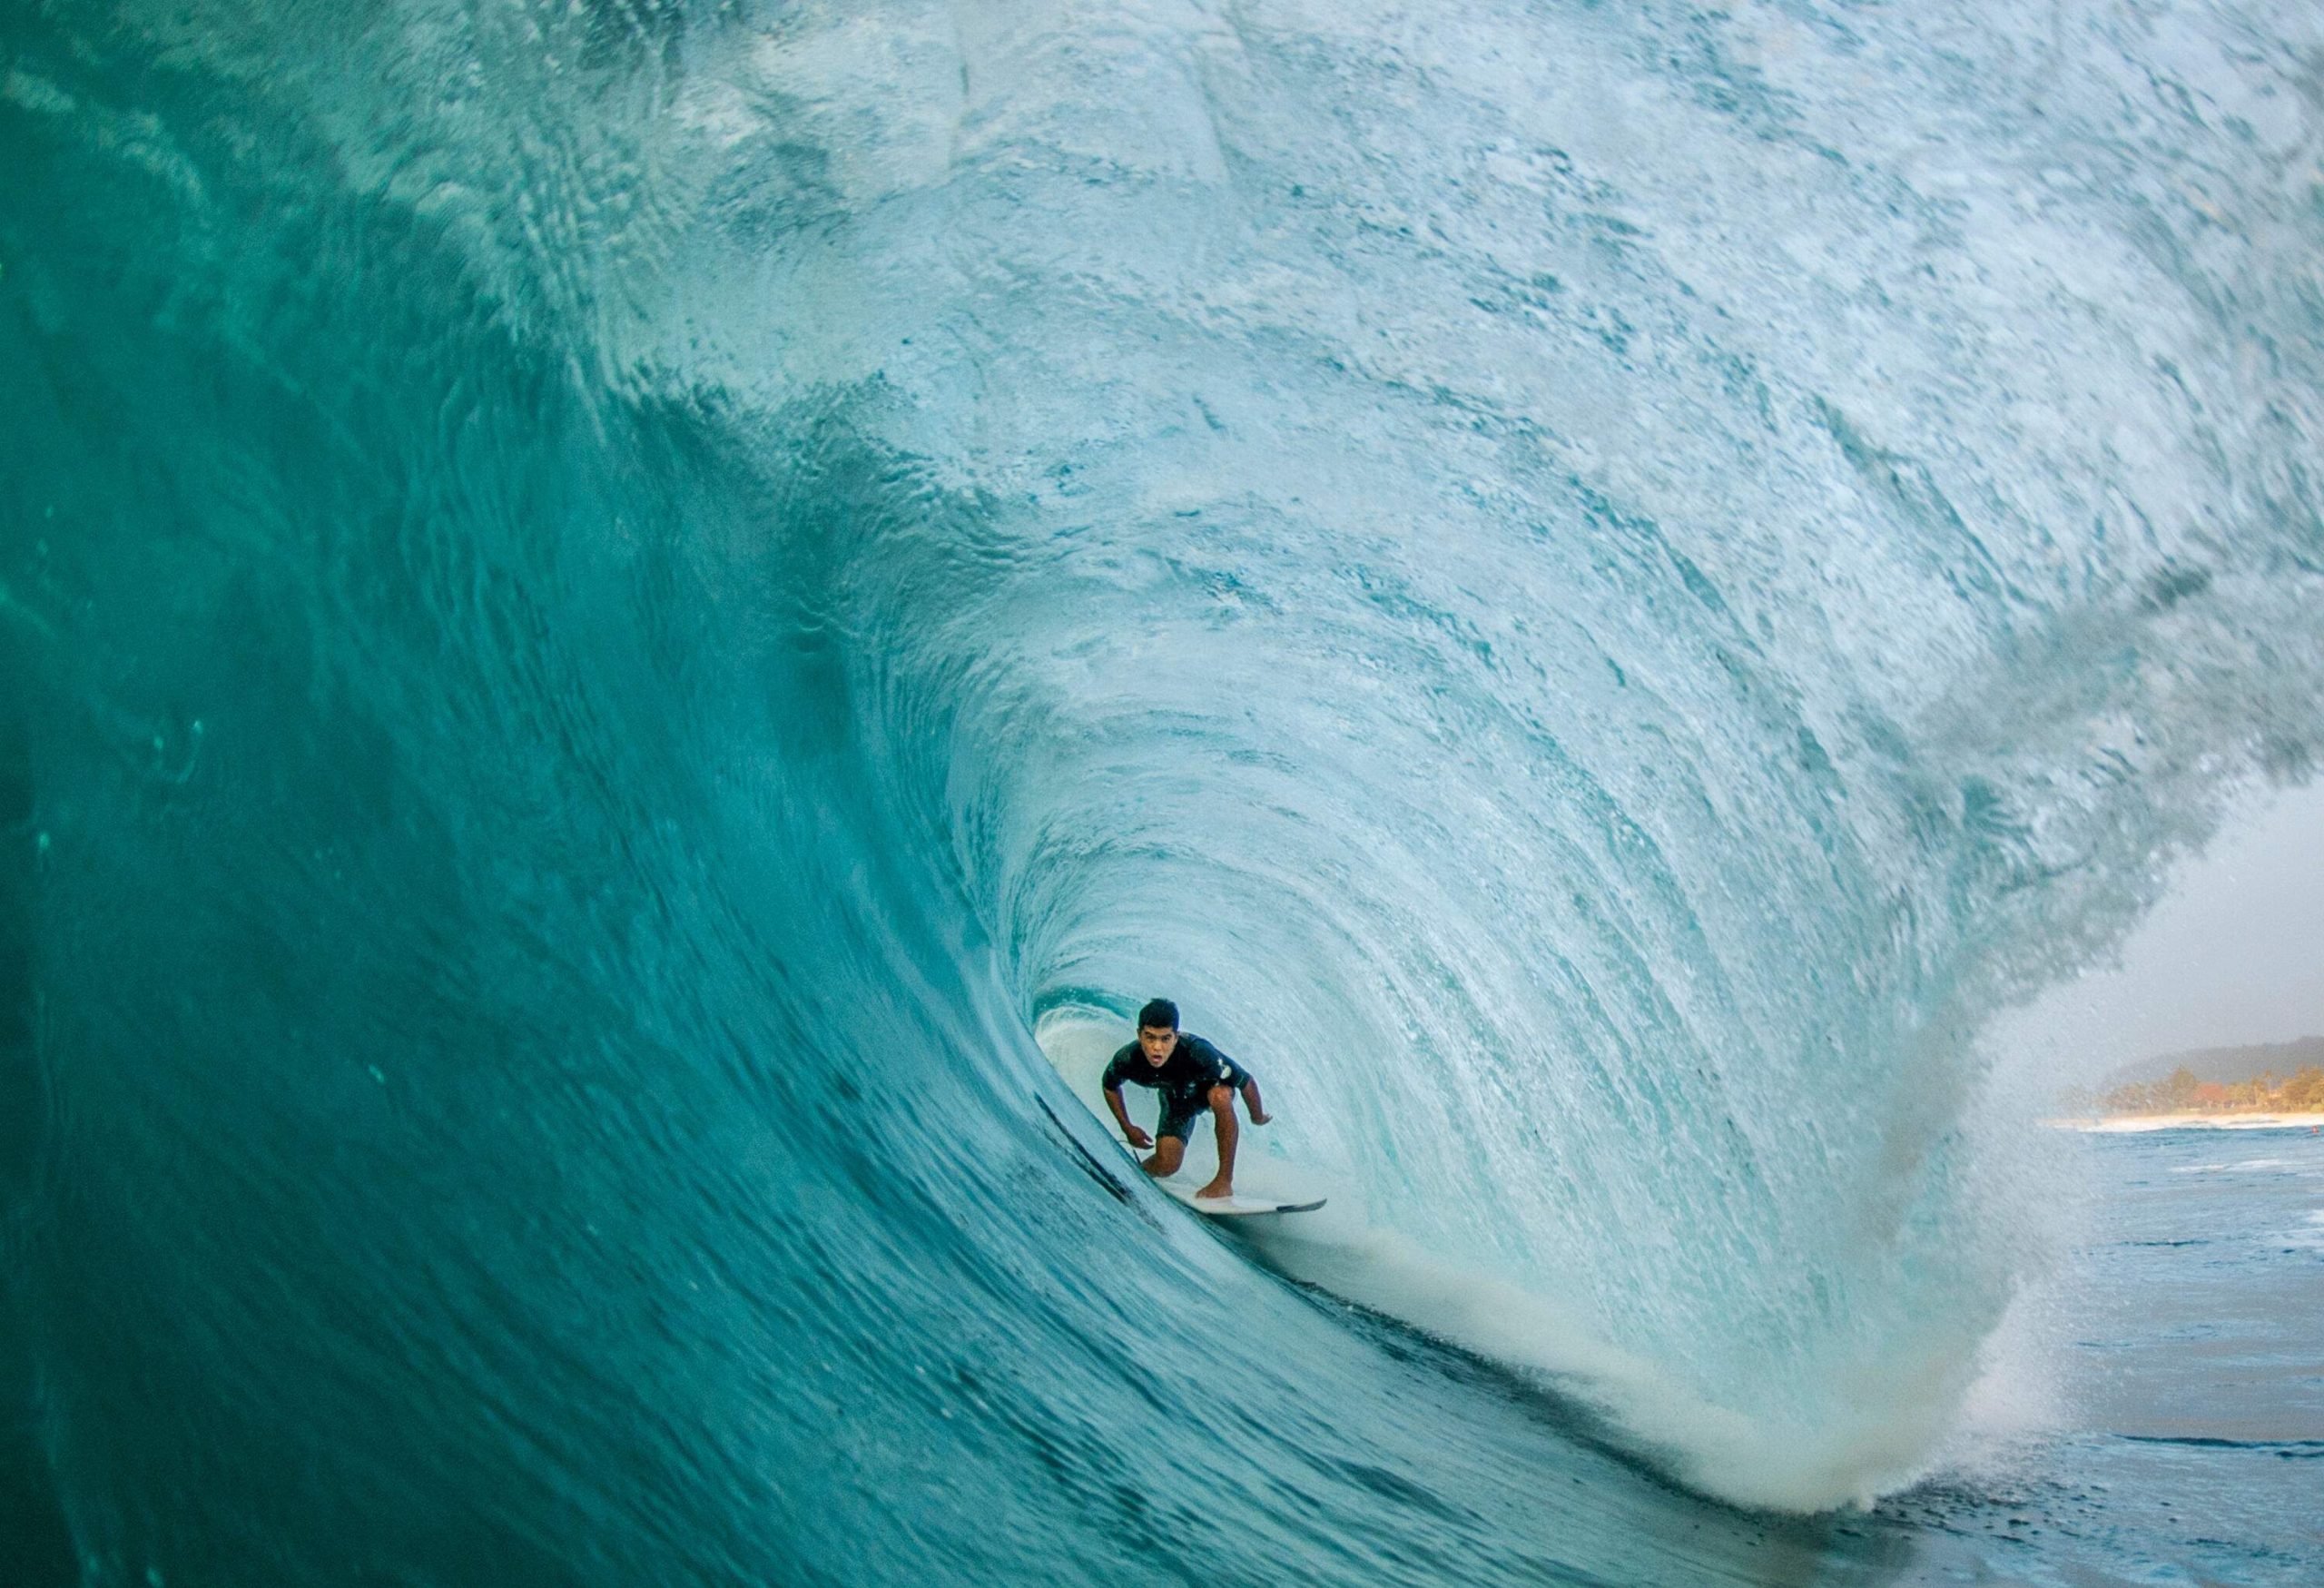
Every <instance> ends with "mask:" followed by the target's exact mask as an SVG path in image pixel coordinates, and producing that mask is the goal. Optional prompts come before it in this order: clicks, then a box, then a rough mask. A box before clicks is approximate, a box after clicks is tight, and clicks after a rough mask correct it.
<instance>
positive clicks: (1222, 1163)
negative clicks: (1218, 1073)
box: [1195, 1084, 1237, 1197]
mask: <svg viewBox="0 0 2324 1588" xmlns="http://www.w3.org/2000/svg"><path fill="white" fill-rule="evenodd" d="M1210 1117H1211V1119H1213V1120H1214V1121H1215V1122H1216V1125H1217V1127H1218V1177H1217V1178H1216V1179H1214V1180H1212V1181H1211V1182H1210V1184H1208V1185H1206V1186H1205V1187H1204V1188H1203V1189H1201V1190H1199V1191H1196V1193H1195V1195H1196V1197H1231V1196H1233V1195H1234V1194H1235V1138H1236V1134H1237V1128H1236V1123H1235V1089H1234V1088H1232V1087H1230V1086H1226V1085H1224V1084H1221V1085H1218V1086H1214V1087H1212V1088H1211V1089H1210Z"/></svg>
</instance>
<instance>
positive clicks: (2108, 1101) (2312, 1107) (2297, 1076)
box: [2059, 1064, 2324, 1114]
mask: <svg viewBox="0 0 2324 1588" xmlns="http://www.w3.org/2000/svg"><path fill="white" fill-rule="evenodd" d="M2059 1101H2060V1102H2062V1103H2063V1104H2064V1106H2065V1107H2066V1109H2067V1110H2070V1111H2072V1112H2074V1113H2103V1114H2199V1113H2206V1112H2217V1113H2230V1112H2250V1113H2261V1114H2303V1113H2324V1066H2319V1065H2314V1064H2306V1065H2302V1066H2301V1067H2300V1068H2299V1070H2295V1071H2293V1073H2292V1074H2291V1075H2290V1076H2289V1077H2286V1078H2284V1079H2281V1080H2279V1079H2278V1078H2277V1077H2276V1076H2275V1075H2273V1074H2270V1073H2268V1072H2265V1071H2262V1072H2261V1073H2260V1074H2258V1075H2255V1076H2253V1077H2251V1078H2250V1080H2201V1078H2199V1077H2198V1076H2197V1075H2196V1074H2195V1072H2194V1071H2193V1070H2190V1069H2188V1068H2187V1067H2186V1066H2185V1065H2183V1064H2181V1066H2180V1067H2179V1068H2178V1069H2176V1070H2172V1071H2171V1073H2170V1074H2168V1075H2166V1076H2164V1077H2163V1078H2162V1080H2144V1081H2140V1080H2133V1081H2126V1082H2124V1083H2123V1084H2122V1085H2121V1086H2117V1087H2114V1088H2112V1089H2111V1090H2107V1091H2103V1092H2098V1091H2093V1090H2090V1089H2089V1088H2087V1087H2074V1088H2073V1089H2072V1090H2068V1091H2066V1092H2064V1093H2063V1094H2062V1095H2061V1097H2060V1098H2059Z"/></svg>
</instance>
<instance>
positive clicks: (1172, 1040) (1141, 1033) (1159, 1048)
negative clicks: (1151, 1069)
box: [1137, 1026, 1178, 1066]
mask: <svg viewBox="0 0 2324 1588" xmlns="http://www.w3.org/2000/svg"><path fill="white" fill-rule="evenodd" d="M1137 1045H1138V1047H1139V1048H1140V1049H1142V1050H1144V1051H1145V1053H1146V1061H1147V1063H1148V1064H1152V1065H1157V1066H1159V1065H1161V1064H1162V1063H1164V1062H1165V1061H1167V1060H1168V1059H1169V1057H1170V1055H1171V1053H1172V1052H1173V1051H1174V1050H1176V1049H1177V1046H1178V1033H1177V1032H1176V1031H1169V1030H1167V1029H1165V1028H1164V1027H1161V1026H1140V1027H1138V1028H1137Z"/></svg>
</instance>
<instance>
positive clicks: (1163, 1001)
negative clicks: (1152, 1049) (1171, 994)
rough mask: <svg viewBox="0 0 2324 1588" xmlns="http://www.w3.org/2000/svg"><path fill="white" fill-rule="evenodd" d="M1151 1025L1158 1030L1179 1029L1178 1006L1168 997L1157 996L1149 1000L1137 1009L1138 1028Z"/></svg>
mask: <svg viewBox="0 0 2324 1588" xmlns="http://www.w3.org/2000/svg"><path fill="white" fill-rule="evenodd" d="M1149 1026H1150V1027H1152V1028H1153V1029H1154V1030H1156V1031H1177V1029H1178V1006H1177V1004H1175V1003H1173V1002H1171V1001H1169V1000H1168V999H1167V998H1157V999H1155V1000H1154V1001H1151V1002H1149V1003H1148V1004H1147V1006H1146V1007H1145V1008H1144V1009H1141V1010H1139V1011H1137V1029H1138V1030H1139V1031H1145V1030H1146V1029H1147V1027H1149Z"/></svg>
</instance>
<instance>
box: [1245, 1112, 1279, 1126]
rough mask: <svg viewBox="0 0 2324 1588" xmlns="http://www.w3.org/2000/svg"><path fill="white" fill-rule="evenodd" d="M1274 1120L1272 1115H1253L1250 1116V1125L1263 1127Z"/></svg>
mask: <svg viewBox="0 0 2324 1588" xmlns="http://www.w3.org/2000/svg"><path fill="white" fill-rule="evenodd" d="M1274 1119H1275V1116H1274V1115H1273V1114H1253V1115H1252V1116H1251V1123H1252V1124H1254V1125H1265V1124H1268V1123H1271V1122H1272V1121H1273V1120H1274Z"/></svg>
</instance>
